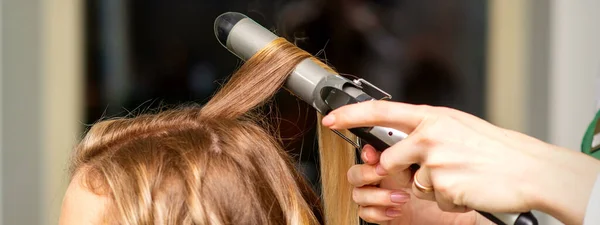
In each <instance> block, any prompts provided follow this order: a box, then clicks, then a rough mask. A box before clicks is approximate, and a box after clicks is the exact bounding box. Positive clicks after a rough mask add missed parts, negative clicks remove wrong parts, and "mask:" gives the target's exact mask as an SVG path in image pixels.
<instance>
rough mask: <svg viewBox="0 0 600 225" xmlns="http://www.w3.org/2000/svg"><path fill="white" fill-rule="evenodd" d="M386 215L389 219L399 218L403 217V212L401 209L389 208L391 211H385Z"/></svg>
mask: <svg viewBox="0 0 600 225" xmlns="http://www.w3.org/2000/svg"><path fill="white" fill-rule="evenodd" d="M385 215H387V216H389V217H398V216H400V215H402V211H400V209H395V208H389V209H387V210H385Z"/></svg>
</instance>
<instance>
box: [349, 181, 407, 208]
mask: <svg viewBox="0 0 600 225" xmlns="http://www.w3.org/2000/svg"><path fill="white" fill-rule="evenodd" d="M352 200H354V202H356V204H358V205H360V206H387V207H400V206H402V205H404V203H406V202H408V201H410V194H409V193H407V192H405V191H402V190H389V189H384V188H378V187H372V186H367V187H360V188H354V189H353V190H352Z"/></svg>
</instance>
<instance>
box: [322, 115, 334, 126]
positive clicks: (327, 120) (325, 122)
mask: <svg viewBox="0 0 600 225" xmlns="http://www.w3.org/2000/svg"><path fill="white" fill-rule="evenodd" d="M322 123H323V126H326V127H329V126H331V125H333V123H335V115H328V116H325V118H323V121H322Z"/></svg>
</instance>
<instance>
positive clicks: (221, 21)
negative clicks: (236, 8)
mask: <svg viewBox="0 0 600 225" xmlns="http://www.w3.org/2000/svg"><path fill="white" fill-rule="evenodd" d="M244 18H248V17H247V16H246V15H244V14H241V13H237V12H226V13H223V14H221V15H219V16H218V17H217V18H216V19H215V36H216V37H217V40H219V42H220V43H221V44H222V45H223V46H227V37H228V36H229V32H231V29H232V28H233V26H235V24H237V22H239V21H240V20H242V19H244Z"/></svg>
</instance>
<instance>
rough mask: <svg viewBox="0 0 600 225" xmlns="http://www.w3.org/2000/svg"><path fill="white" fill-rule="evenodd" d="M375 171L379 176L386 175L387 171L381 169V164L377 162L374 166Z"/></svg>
mask: <svg viewBox="0 0 600 225" xmlns="http://www.w3.org/2000/svg"><path fill="white" fill-rule="evenodd" d="M375 173H377V175H379V176H385V175H387V172H385V170H384V169H383V167H382V166H381V164H377V167H375Z"/></svg>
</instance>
